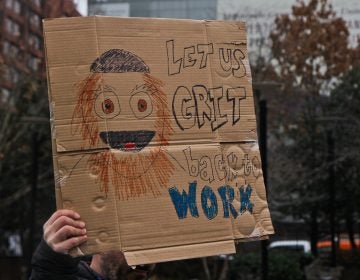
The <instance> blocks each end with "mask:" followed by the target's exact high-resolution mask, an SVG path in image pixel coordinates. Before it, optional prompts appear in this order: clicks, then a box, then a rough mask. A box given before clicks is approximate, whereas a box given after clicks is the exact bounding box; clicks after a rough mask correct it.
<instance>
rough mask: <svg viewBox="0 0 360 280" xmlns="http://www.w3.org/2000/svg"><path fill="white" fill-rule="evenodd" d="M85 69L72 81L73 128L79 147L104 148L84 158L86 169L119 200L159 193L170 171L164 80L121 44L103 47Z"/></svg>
mask: <svg viewBox="0 0 360 280" xmlns="http://www.w3.org/2000/svg"><path fill="white" fill-rule="evenodd" d="M90 72H91V73H90V74H89V76H88V77H87V78H86V79H84V80H83V81H81V82H80V83H79V84H78V85H77V91H78V99H77V104H76V106H75V109H74V114H73V120H72V123H73V127H74V124H77V125H75V127H76V129H75V131H74V132H75V133H80V135H81V137H82V139H83V140H84V147H83V148H92V149H94V148H100V149H101V148H102V147H103V146H104V145H106V147H107V148H106V149H105V150H104V148H102V150H101V151H100V152H96V153H93V154H92V155H91V156H90V157H89V159H88V168H89V169H90V171H91V173H92V174H96V177H97V178H98V179H97V182H98V184H99V186H100V189H101V191H103V192H105V193H108V191H109V187H110V186H113V188H114V190H115V192H116V194H117V196H118V198H119V199H122V200H127V199H129V198H133V197H139V196H143V195H145V194H152V195H154V196H157V195H159V194H160V192H161V189H162V188H166V187H168V185H167V184H168V181H169V177H170V176H171V175H172V173H173V171H174V166H173V164H172V163H171V161H170V160H169V159H168V155H167V152H166V146H168V140H169V137H170V136H171V135H172V132H173V130H172V127H171V120H170V112H169V109H168V106H167V100H166V95H165V93H164V92H163V90H162V86H163V83H162V82H161V81H160V80H158V79H156V78H154V77H152V76H151V75H150V69H149V67H148V66H147V65H146V64H145V62H144V61H143V60H142V59H141V58H139V57H138V56H136V55H135V54H133V53H131V52H129V51H126V50H122V49H111V50H108V51H106V52H104V53H103V54H102V55H101V56H99V57H98V58H97V59H95V60H94V62H93V63H92V64H91V66H90Z"/></svg>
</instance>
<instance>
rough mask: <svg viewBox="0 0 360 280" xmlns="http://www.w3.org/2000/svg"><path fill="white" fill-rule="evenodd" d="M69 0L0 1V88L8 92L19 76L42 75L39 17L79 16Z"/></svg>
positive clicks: (4, 93) (41, 34)
mask: <svg viewBox="0 0 360 280" xmlns="http://www.w3.org/2000/svg"><path fill="white" fill-rule="evenodd" d="M79 15H80V14H79V13H78V12H77V10H76V9H75V6H74V4H73V2H72V1H71V0H62V1H58V0H47V1H44V0H2V1H0V67H1V69H0V70H1V76H0V77H1V79H0V89H1V93H2V98H4V96H5V97H6V96H8V95H9V94H10V91H11V89H13V88H14V86H15V85H16V84H17V83H18V82H19V80H20V79H21V77H22V75H38V76H39V75H40V76H41V77H44V78H45V62H44V45H43V33H42V19H43V18H53V17H63V16H79Z"/></svg>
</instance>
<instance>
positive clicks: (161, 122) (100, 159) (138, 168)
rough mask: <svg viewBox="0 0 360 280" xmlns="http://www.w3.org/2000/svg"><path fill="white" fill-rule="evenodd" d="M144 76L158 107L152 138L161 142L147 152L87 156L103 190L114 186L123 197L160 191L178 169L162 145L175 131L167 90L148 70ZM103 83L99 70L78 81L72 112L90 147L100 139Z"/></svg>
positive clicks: (125, 198)
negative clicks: (100, 89) (98, 113)
mask: <svg viewBox="0 0 360 280" xmlns="http://www.w3.org/2000/svg"><path fill="white" fill-rule="evenodd" d="M143 79H144V82H145V86H146V88H147V91H148V92H149V93H150V96H151V98H152V102H153V104H154V105H155V108H156V117H157V119H156V122H155V130H156V134H155V137H154V139H153V142H154V143H158V146H154V147H152V148H151V149H148V150H147V151H146V152H145V151H141V152H129V153H124V152H122V154H121V156H116V154H118V153H115V152H112V151H111V150H108V151H105V152H100V153H96V154H92V155H91V156H90V157H89V160H88V168H89V169H90V170H96V174H98V180H99V181H98V183H99V184H100V191H101V192H104V193H105V194H108V193H109V192H110V187H111V186H112V187H113V188H114V189H113V191H114V193H115V195H116V196H117V197H118V198H119V199H121V200H128V199H129V198H134V197H140V196H143V195H145V194H152V195H153V196H157V195H159V194H160V192H161V189H162V188H167V187H168V182H169V178H170V177H171V176H172V174H173V172H174V170H175V167H174V165H173V163H172V162H171V161H170V159H169V157H168V155H167V153H166V151H165V150H164V148H163V147H165V146H167V145H168V144H169V143H168V140H169V137H170V136H171V135H172V134H173V129H172V126H171V119H170V111H169V109H168V106H167V101H166V94H165V93H164V92H163V90H162V86H163V83H162V82H161V81H160V80H158V79H156V78H154V77H152V76H150V75H149V74H147V73H145V74H143ZM100 84H101V74H99V73H93V74H90V75H89V77H88V78H87V79H85V80H84V81H83V82H81V83H79V84H78V101H77V104H76V106H75V110H74V114H73V122H74V120H75V118H80V120H81V123H80V124H79V126H80V130H79V132H80V134H81V136H82V139H83V140H84V141H85V142H86V143H87V144H88V145H89V146H90V147H93V146H96V145H97V144H98V142H99V139H100V138H99V128H98V125H97V121H98V120H97V117H96V114H95V112H94V102H95V94H96V91H97V89H98V87H99V85H100ZM144 129H145V128H144ZM76 131H77V130H76Z"/></svg>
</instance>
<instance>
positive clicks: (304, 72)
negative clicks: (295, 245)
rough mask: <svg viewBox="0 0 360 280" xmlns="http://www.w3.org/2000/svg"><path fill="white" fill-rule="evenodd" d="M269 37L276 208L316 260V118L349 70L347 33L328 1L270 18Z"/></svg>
mask: <svg viewBox="0 0 360 280" xmlns="http://www.w3.org/2000/svg"><path fill="white" fill-rule="evenodd" d="M270 37H271V40H272V53H273V57H274V59H273V61H272V62H273V64H274V67H275V69H276V71H277V73H278V75H279V79H280V80H281V82H282V84H283V85H284V93H285V94H286V98H284V100H286V102H284V103H283V104H282V105H280V106H281V107H282V108H283V109H282V110H279V111H280V112H282V117H281V118H282V120H281V122H282V125H281V128H282V129H281V131H279V132H280V133H278V135H277V136H278V138H277V140H278V145H277V146H276V147H274V149H273V153H275V154H281V156H279V157H278V158H277V163H276V166H275V167H274V169H277V173H278V174H276V172H274V173H273V176H274V175H275V176H276V175H278V178H276V179H275V180H273V182H274V181H275V182H276V183H278V184H279V185H280V186H282V187H283V194H286V196H285V195H284V196H283V199H278V201H277V202H278V209H280V211H279V212H284V213H286V212H287V213H292V214H294V215H295V216H296V217H298V218H303V219H304V220H305V221H306V222H307V223H308V225H309V227H310V239H311V244H312V252H313V253H314V254H315V255H316V254H317V248H316V243H317V240H318V221H319V218H320V217H321V216H326V213H327V212H328V209H329V207H332V206H331V205H328V204H326V201H327V192H326V190H327V188H326V187H327V182H326V180H327V176H328V173H327V161H326V156H327V149H326V145H325V143H326V139H325V133H324V129H322V127H323V125H324V124H323V123H320V122H319V119H321V118H322V116H323V114H324V105H325V103H326V100H327V97H326V96H325V95H326V94H329V92H330V90H331V88H332V87H333V85H334V83H336V81H337V80H338V79H339V78H341V76H342V75H343V74H344V73H345V72H346V71H347V70H348V69H349V67H350V58H351V54H352V52H351V51H350V49H349V48H348V42H347V39H348V30H347V27H346V24H345V21H344V20H343V19H342V18H340V17H337V16H336V14H335V12H334V11H333V9H332V6H331V5H330V4H329V1H327V0H310V1H306V2H305V1H302V0H300V1H297V4H296V5H295V6H293V7H292V14H290V15H281V16H278V17H277V18H276V20H275V30H274V31H273V32H272V33H271V35H270ZM290 93H292V94H291V96H290ZM324 94H325V95H324ZM289 99H292V100H293V102H292V103H289V101H288V100H289ZM289 105H290V106H289ZM286 106H288V107H286ZM270 174H271V173H270ZM324 203H325V204H324ZM320 205H324V206H325V207H320Z"/></svg>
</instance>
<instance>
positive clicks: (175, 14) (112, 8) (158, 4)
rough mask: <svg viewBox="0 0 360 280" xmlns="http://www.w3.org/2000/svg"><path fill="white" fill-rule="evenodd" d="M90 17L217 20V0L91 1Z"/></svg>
mask: <svg viewBox="0 0 360 280" xmlns="http://www.w3.org/2000/svg"><path fill="white" fill-rule="evenodd" d="M88 3H89V15H111V16H130V17H160V18H185V19H216V9H217V0H196V1H194V0H131V1H130V0H127V1H123V0H117V1H116V0H89V2H88Z"/></svg>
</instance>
